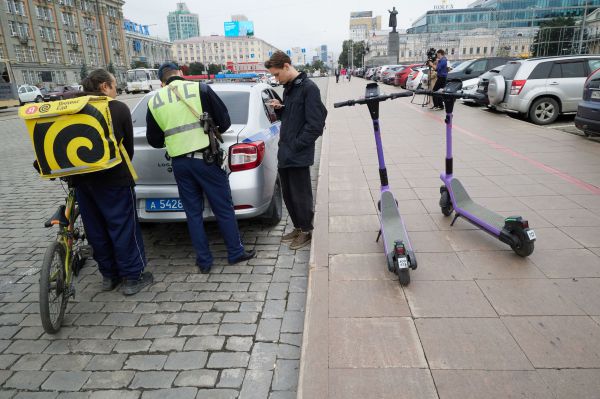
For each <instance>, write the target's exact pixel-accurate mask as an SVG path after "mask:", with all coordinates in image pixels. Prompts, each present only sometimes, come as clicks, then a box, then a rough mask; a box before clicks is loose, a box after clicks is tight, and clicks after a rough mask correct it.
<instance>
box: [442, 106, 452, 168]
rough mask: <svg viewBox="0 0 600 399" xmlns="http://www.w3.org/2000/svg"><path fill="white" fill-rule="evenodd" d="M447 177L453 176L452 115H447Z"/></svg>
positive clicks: (449, 113)
mask: <svg viewBox="0 0 600 399" xmlns="http://www.w3.org/2000/svg"><path fill="white" fill-rule="evenodd" d="M444 122H445V123H446V176H452V173H453V162H452V113H451V112H448V113H446V120H445V121H444Z"/></svg>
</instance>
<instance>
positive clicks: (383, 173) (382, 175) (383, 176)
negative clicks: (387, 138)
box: [373, 119, 389, 190]
mask: <svg viewBox="0 0 600 399" xmlns="http://www.w3.org/2000/svg"><path fill="white" fill-rule="evenodd" d="M373 132H374V133H375V145H376V146H377V159H378V160H379V179H380V180H381V189H382V190H385V189H387V188H389V182H388V176H387V168H386V167H385V158H384V156H383V143H382V141H381V130H380V128H379V119H373Z"/></svg>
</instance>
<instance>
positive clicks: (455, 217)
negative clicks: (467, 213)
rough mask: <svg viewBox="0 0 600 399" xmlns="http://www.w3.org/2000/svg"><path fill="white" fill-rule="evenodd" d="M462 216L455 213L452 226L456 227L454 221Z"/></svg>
mask: <svg viewBox="0 0 600 399" xmlns="http://www.w3.org/2000/svg"><path fill="white" fill-rule="evenodd" d="M459 217H460V215H459V214H458V213H457V214H455V215H454V219H452V223H450V227H454V223H455V222H456V219H458V218H459Z"/></svg>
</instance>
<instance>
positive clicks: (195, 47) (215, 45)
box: [172, 36, 279, 72]
mask: <svg viewBox="0 0 600 399" xmlns="http://www.w3.org/2000/svg"><path fill="white" fill-rule="evenodd" d="M278 50H279V49H278V48H276V47H275V46H273V45H271V44H269V43H267V42H265V41H264V40H262V39H259V38H257V37H242V36H240V37H226V36H203V37H194V38H190V39H187V40H178V41H175V42H174V43H173V49H172V51H173V58H174V59H175V60H176V61H177V62H178V63H179V64H181V65H184V64H186V65H189V64H190V63H192V62H201V63H203V64H204V65H208V64H216V65H223V68H222V69H226V68H225V67H226V66H227V65H228V64H230V65H233V66H234V67H235V66H236V65H237V67H236V68H235V71H236V72H240V71H242V70H246V71H259V70H264V65H263V64H264V63H265V61H267V60H268V59H269V57H270V56H271V55H272V54H273V53H274V52H275V51H278Z"/></svg>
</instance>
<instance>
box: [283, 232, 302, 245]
mask: <svg viewBox="0 0 600 399" xmlns="http://www.w3.org/2000/svg"><path fill="white" fill-rule="evenodd" d="M300 232H302V230H300V229H294V230H292V232H291V233H287V234H286V235H284V236H283V237H281V242H282V243H288V242H292V241H294V239H295V238H296V237H298V234H300Z"/></svg>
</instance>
